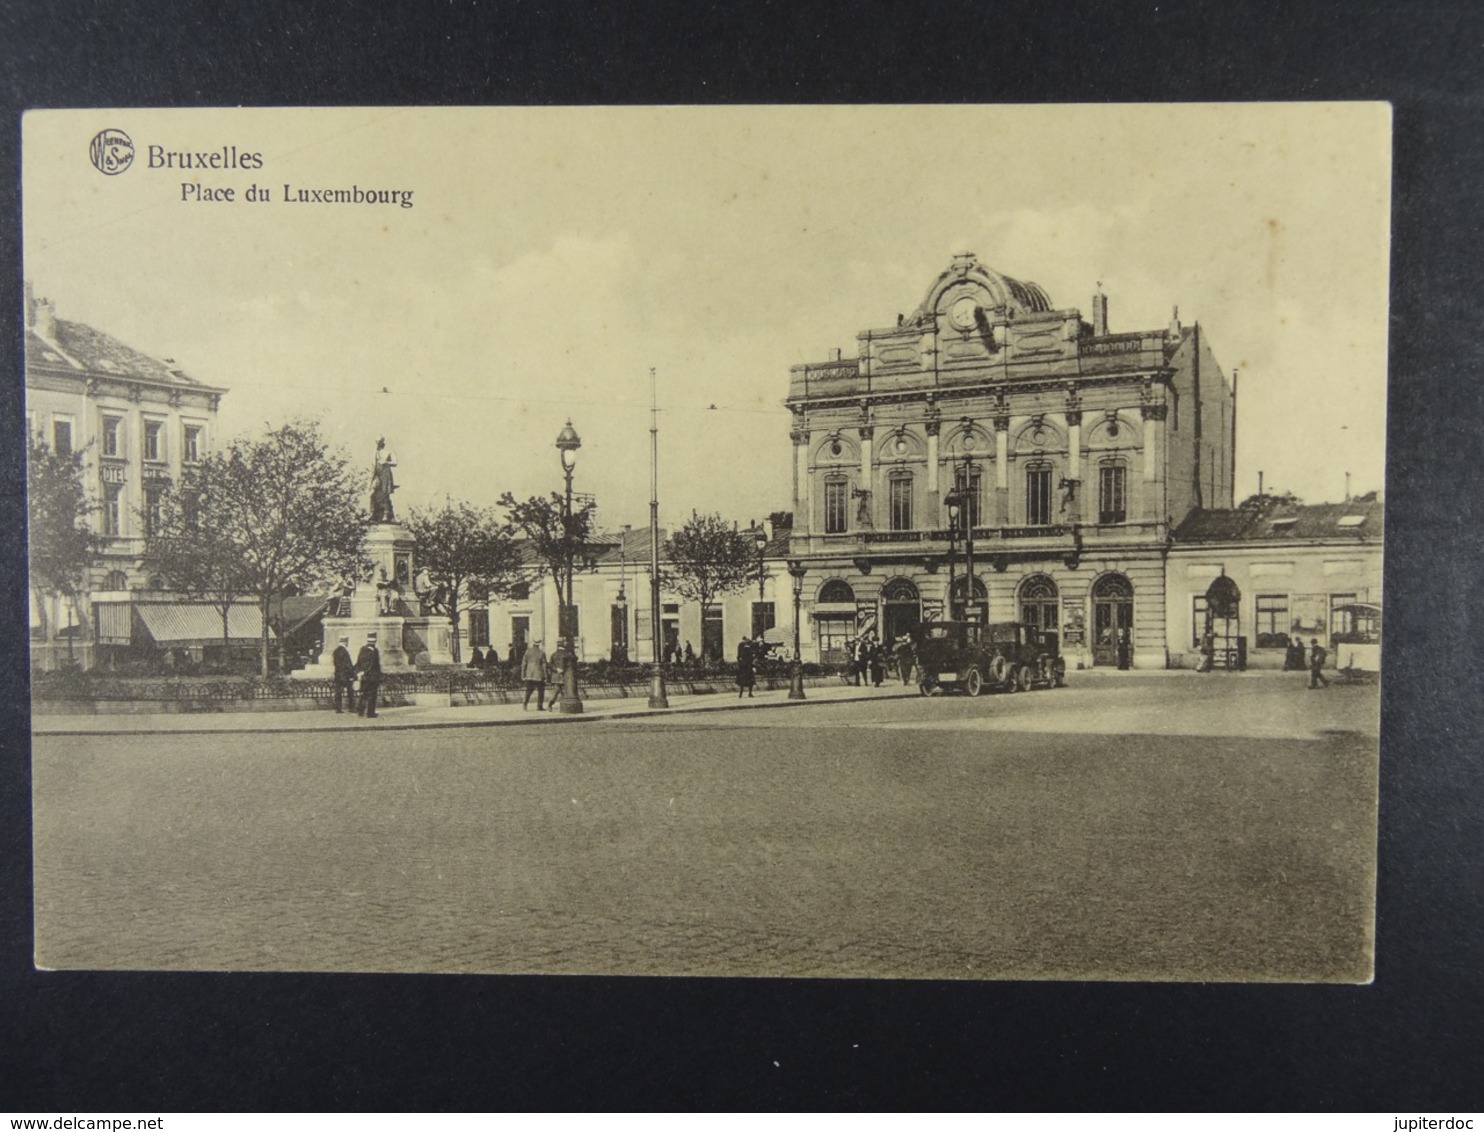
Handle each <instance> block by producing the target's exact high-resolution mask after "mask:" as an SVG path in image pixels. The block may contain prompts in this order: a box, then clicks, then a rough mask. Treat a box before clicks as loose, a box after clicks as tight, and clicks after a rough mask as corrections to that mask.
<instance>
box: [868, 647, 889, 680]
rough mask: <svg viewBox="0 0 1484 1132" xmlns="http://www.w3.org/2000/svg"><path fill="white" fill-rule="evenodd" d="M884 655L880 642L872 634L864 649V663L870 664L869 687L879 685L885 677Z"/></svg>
mask: <svg viewBox="0 0 1484 1132" xmlns="http://www.w3.org/2000/svg"><path fill="white" fill-rule="evenodd" d="M885 656H886V653H885V650H884V649H882V647H881V642H880V641H878V640H877V639H876V638H875V637H874V636H873V637H872V638H871V643H870V645H869V646H868V647H867V649H866V663H867V664H868V665H869V666H870V671H871V687H873V688H879V687H881V682H882V681H883V680H884V679H886V665H885Z"/></svg>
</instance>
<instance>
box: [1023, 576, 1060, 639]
mask: <svg viewBox="0 0 1484 1132" xmlns="http://www.w3.org/2000/svg"><path fill="white" fill-rule="evenodd" d="M1059 601H1060V595H1059V594H1058V593H1057V589H1056V583H1055V582H1053V581H1052V580H1051V579H1050V578H1048V577H1047V576H1046V575H1045V574H1032V575H1031V576H1030V577H1029V578H1027V579H1026V580H1025V581H1023V582H1021V583H1020V619H1021V620H1022V621H1024V622H1025V623H1026V624H1028V625H1034V626H1035V627H1036V628H1038V629H1044V630H1046V632H1048V633H1055V632H1057V631H1058V629H1059V624H1060V619H1059V617H1058V602H1059Z"/></svg>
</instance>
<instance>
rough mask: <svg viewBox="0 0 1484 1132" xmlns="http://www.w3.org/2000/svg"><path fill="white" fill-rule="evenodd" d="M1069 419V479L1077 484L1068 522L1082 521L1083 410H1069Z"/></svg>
mask: <svg viewBox="0 0 1484 1132" xmlns="http://www.w3.org/2000/svg"><path fill="white" fill-rule="evenodd" d="M1066 418H1067V479H1069V480H1073V481H1075V482H1076V484H1077V486H1076V487H1075V488H1074V489H1073V493H1072V502H1071V506H1070V507H1068V508H1067V521H1068V522H1069V523H1080V522H1081V521H1082V410H1081V409H1068V410H1067V412H1066Z"/></svg>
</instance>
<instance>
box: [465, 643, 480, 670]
mask: <svg viewBox="0 0 1484 1132" xmlns="http://www.w3.org/2000/svg"><path fill="white" fill-rule="evenodd" d="M468 667H469V668H483V667H484V652H483V650H482V649H480V647H479V646H478V645H475V646H474V651H473V652H472V653H470V654H469V664H468Z"/></svg>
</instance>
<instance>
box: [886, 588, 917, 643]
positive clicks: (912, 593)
mask: <svg viewBox="0 0 1484 1132" xmlns="http://www.w3.org/2000/svg"><path fill="white" fill-rule="evenodd" d="M921 622H922V599H921V596H920V595H919V594H918V592H917V587H916V586H915V585H913V584H912V583H911V582H910V581H908V580H907V579H906V578H893V579H892V580H891V581H889V582H887V583H886V585H885V586H883V587H882V589H881V624H882V629H883V630H884V631H883V632H882V634H881V640H882V642H883V643H885V642H887V641H894V640H896V639H897V638H898V637H902V636H908V635H910V634H911V632H912V630H913V629H915V628H917V626H918V625H919V624H921Z"/></svg>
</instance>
